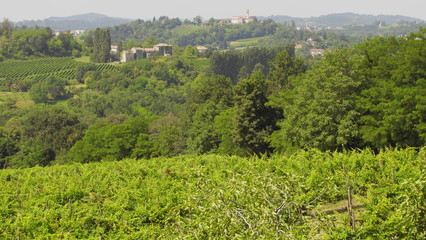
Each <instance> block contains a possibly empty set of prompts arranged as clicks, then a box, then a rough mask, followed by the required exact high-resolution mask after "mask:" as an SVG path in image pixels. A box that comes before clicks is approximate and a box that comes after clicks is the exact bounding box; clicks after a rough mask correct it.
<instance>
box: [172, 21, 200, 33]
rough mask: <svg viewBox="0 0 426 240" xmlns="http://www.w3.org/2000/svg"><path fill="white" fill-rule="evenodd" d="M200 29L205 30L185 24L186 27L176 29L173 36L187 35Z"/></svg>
mask: <svg viewBox="0 0 426 240" xmlns="http://www.w3.org/2000/svg"><path fill="white" fill-rule="evenodd" d="M199 29H204V27H201V26H197V25H192V24H184V25H181V26H178V27H176V28H174V29H173V34H175V35H178V36H179V35H185V34H189V33H192V32H195V31H197V30H199Z"/></svg>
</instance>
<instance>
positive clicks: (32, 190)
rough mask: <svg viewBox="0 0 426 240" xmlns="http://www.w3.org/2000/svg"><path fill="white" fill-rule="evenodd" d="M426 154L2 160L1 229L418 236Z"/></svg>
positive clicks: (115, 235) (22, 235) (33, 235)
mask: <svg viewBox="0 0 426 240" xmlns="http://www.w3.org/2000/svg"><path fill="white" fill-rule="evenodd" d="M424 158H425V152H424V149H423V150H420V152H419V151H418V150H415V149H407V150H388V151H385V152H382V153H380V154H377V155H376V154H372V153H371V151H369V150H364V151H361V152H346V153H344V154H343V153H321V152H319V151H316V150H311V151H300V152H298V153H296V154H294V155H292V156H290V157H280V156H275V157H272V158H262V159H258V158H249V159H248V158H240V157H224V156H217V155H203V156H181V157H175V158H158V159H151V160H133V159H127V160H123V161H120V162H102V163H93V164H86V165H82V164H74V165H69V166H52V167H47V168H41V167H36V168H32V169H25V170H8V169H6V170H2V171H0V183H1V186H2V188H1V189H0V202H1V203H2V204H0V216H1V221H0V233H1V238H2V239H15V238H19V239H39V238H46V239H63V238H65V239H210V238H215V239H250V238H253V239H276V238H282V239H365V238H367V237H371V236H375V237H377V239H422V238H424V237H425V236H426V232H425V228H424V227H425V226H424V222H425V221H426V219H425V215H424V214H423V215H422V214H418V211H419V209H423V211H424V207H425V206H426V200H425V195H424V193H425V190H426V179H425V164H424ZM348 189H349V192H350V194H349V195H348ZM422 191H423V192H422ZM348 196H349V197H350V199H351V201H350V202H349V203H348V201H347V199H348ZM347 206H349V208H347ZM348 214H349V216H351V219H352V220H350V218H349V217H348ZM351 222H352V226H351V224H350V223H351Z"/></svg>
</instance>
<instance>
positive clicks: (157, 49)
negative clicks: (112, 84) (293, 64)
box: [55, 10, 338, 63]
mask: <svg viewBox="0 0 426 240" xmlns="http://www.w3.org/2000/svg"><path fill="white" fill-rule="evenodd" d="M217 21H218V22H219V23H221V24H247V23H250V22H254V21H256V17H253V16H250V11H249V10H247V12H246V15H244V16H233V17H232V18H230V19H229V18H228V19H219V20H217ZM200 25H201V26H208V25H209V22H208V21H204V22H202V23H201V24H200ZM337 28H338V27H337ZM337 28H336V29H337ZM302 29H304V30H307V31H319V30H322V29H324V28H322V27H315V26H313V27H312V26H311V27H308V26H306V27H297V30H302ZM326 29H330V27H328V28H326ZM69 32H70V33H71V34H72V35H73V36H75V37H77V36H79V35H81V34H84V33H85V30H71V31H69ZM59 33H60V32H55V35H59ZM310 41H312V40H311V39H310ZM307 42H309V40H308V41H307ZM296 48H297V45H296ZM196 49H197V50H198V52H200V53H204V52H206V51H207V50H208V48H207V47H204V46H196ZM118 51H119V50H118V46H116V45H112V46H111V60H112V61H119V62H122V63H126V62H130V61H135V60H139V59H144V58H148V57H151V56H171V55H172V53H173V47H172V46H171V45H169V44H166V43H159V44H156V45H154V46H153V47H152V48H142V47H133V48H131V49H129V50H123V51H121V52H118ZM324 53H325V50H324V49H310V54H311V56H312V57H315V56H322V55H323V54H324Z"/></svg>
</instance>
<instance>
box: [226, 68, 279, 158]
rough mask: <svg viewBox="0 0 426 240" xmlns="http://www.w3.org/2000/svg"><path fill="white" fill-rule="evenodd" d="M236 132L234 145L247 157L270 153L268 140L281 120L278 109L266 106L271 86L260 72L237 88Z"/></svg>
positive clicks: (235, 104)
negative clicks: (241, 149) (245, 152)
mask: <svg viewBox="0 0 426 240" xmlns="http://www.w3.org/2000/svg"><path fill="white" fill-rule="evenodd" d="M234 91H235V101H234V106H235V122H234V123H235V130H234V131H235V132H234V141H235V142H236V143H238V145H239V146H240V147H241V148H243V149H245V150H246V151H247V152H248V153H250V154H253V153H265V152H268V151H269V150H270V149H269V146H268V145H269V144H268V143H267V141H266V138H267V137H268V136H269V134H271V133H272V132H273V131H274V130H276V126H275V123H276V122H277V121H278V119H279V118H280V117H281V115H282V113H281V112H280V111H279V109H277V108H274V107H271V106H266V105H265V104H266V103H267V102H268V86H267V81H266V78H265V76H264V75H262V73H261V72H255V73H253V74H252V75H251V76H250V78H247V79H242V80H240V82H239V83H238V84H237V85H236V86H235V90H234Z"/></svg>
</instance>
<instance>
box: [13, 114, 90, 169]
mask: <svg viewBox="0 0 426 240" xmlns="http://www.w3.org/2000/svg"><path fill="white" fill-rule="evenodd" d="M83 129H84V125H83V124H81V123H80V121H79V119H78V117H77V116H76V115H74V114H71V113H69V112H67V111H65V110H64V109H61V108H59V107H36V108H32V109H30V110H28V111H27V113H25V114H24V115H23V116H21V117H20V118H15V119H13V120H12V121H9V122H8V125H7V131H8V132H9V133H10V136H12V137H13V138H12V139H13V141H16V147H17V148H18V149H19V151H17V153H16V154H15V155H13V156H11V158H10V161H9V162H7V165H8V166H10V167H15V168H20V167H33V166H36V165H42V166H45V165H48V164H50V163H51V162H52V161H54V160H55V158H56V157H57V156H59V155H60V154H63V152H64V151H66V150H68V149H70V148H71V147H72V146H73V145H74V143H75V142H76V141H77V140H78V139H79V138H80V137H81V135H82V131H83ZM9 141H10V140H9ZM13 141H12V143H13Z"/></svg>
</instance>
